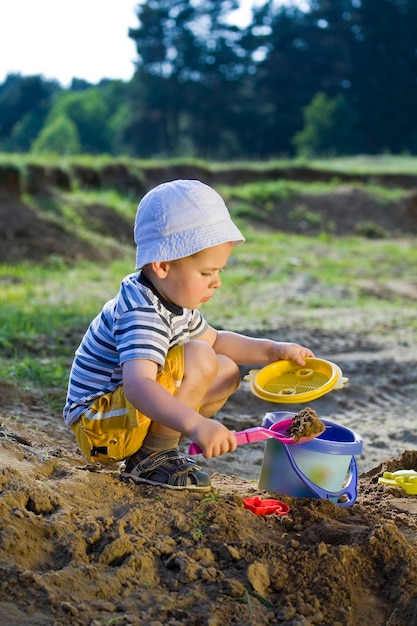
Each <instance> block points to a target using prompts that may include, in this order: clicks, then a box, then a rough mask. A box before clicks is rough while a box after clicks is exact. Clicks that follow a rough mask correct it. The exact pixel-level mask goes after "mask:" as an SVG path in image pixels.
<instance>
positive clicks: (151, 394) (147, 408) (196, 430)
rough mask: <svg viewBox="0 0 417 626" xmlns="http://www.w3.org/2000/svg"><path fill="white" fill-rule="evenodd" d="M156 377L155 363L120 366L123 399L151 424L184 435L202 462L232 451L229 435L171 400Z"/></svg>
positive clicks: (141, 361) (233, 441)
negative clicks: (153, 422)
mask: <svg viewBox="0 0 417 626" xmlns="http://www.w3.org/2000/svg"><path fill="white" fill-rule="evenodd" d="M156 375H157V365H156V363H154V362H152V361H149V360H146V359H134V360H131V361H127V362H126V363H125V364H124V365H123V387H124V391H125V396H126V398H127V399H128V400H129V402H131V403H132V404H133V406H134V407H136V408H137V409H138V410H139V411H141V412H142V413H143V414H144V415H146V416H147V417H149V418H150V419H151V420H153V421H155V422H157V423H159V424H162V425H163V426H167V427H168V428H171V429H173V430H175V431H177V432H178V433H183V434H187V435H188V436H189V437H190V438H191V440H192V441H194V442H195V443H196V444H198V445H199V446H200V448H202V450H203V454H204V456H205V457H206V458H211V457H212V456H218V455H220V454H225V453H226V452H233V451H234V450H235V449H236V445H237V443H236V437H235V435H234V434H233V432H232V431H230V430H228V429H227V428H226V426H223V424H220V423H219V422H216V421H215V420H211V419H207V418H205V417H203V416H202V415H200V414H199V413H197V411H194V410H193V409H191V408H190V407H189V406H186V405H185V404H184V403H183V402H181V401H180V400H178V399H177V398H176V397H175V396H172V395H171V394H170V393H169V392H168V391H167V390H166V389H164V387H162V385H160V384H159V383H157V382H156Z"/></svg>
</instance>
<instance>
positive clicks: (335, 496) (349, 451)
mask: <svg viewBox="0 0 417 626" xmlns="http://www.w3.org/2000/svg"><path fill="white" fill-rule="evenodd" d="M294 416H295V413H288V412H279V411H278V412H276V413H267V414H266V415H265V417H264V420H263V422H262V426H264V427H265V428H270V427H271V426H272V425H273V424H276V423H277V422H279V421H281V420H283V419H288V418H289V417H294ZM321 421H322V422H323V424H324V425H325V426H326V430H325V431H324V432H323V433H322V434H321V435H319V436H318V437H316V438H315V439H311V440H310V441H307V442H305V443H300V444H294V443H292V444H282V443H280V442H279V441H277V440H275V439H269V440H268V441H267V443H266V445H265V453H264V458H263V463H262V468H261V473H260V477H259V483H258V487H259V489H261V490H265V491H272V492H275V493H278V494H281V495H286V496H294V497H298V498H303V497H308V498H321V499H327V500H330V501H332V502H335V503H336V504H338V505H339V506H341V507H348V506H351V505H352V504H353V503H354V502H355V501H356V498H357V488H358V471H357V466H356V460H355V454H361V452H362V438H361V437H360V435H358V434H357V433H356V432H354V431H353V430H350V429H349V428H345V427H344V426H339V425H338V424H334V423H333V422H329V421H327V420H321Z"/></svg>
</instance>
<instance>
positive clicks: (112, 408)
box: [71, 345, 184, 463]
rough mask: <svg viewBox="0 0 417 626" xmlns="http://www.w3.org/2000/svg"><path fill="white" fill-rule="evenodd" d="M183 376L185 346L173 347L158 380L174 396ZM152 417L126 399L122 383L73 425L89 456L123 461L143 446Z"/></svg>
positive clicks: (85, 452) (107, 460)
mask: <svg viewBox="0 0 417 626" xmlns="http://www.w3.org/2000/svg"><path fill="white" fill-rule="evenodd" d="M183 376H184V346H183V345H181V346H176V347H175V348H172V349H171V350H170V351H169V352H168V355H167V359H166V361H165V365H164V368H163V369H162V371H161V372H160V373H159V374H158V376H157V378H156V380H157V382H158V383H160V384H161V385H162V386H163V387H164V388H165V389H166V390H167V391H169V393H170V394H172V395H175V393H176V392H177V391H178V388H179V386H180V385H181V381H182V379H183ZM150 424H151V420H150V419H149V417H146V415H144V414H143V413H141V412H140V411H138V410H137V409H135V407H134V406H133V405H132V404H131V403H130V402H129V401H128V400H127V399H126V397H125V394H124V389H123V385H121V386H120V387H118V388H117V389H116V390H115V391H113V392H111V393H106V394H105V395H103V396H100V397H99V398H97V400H95V401H94V402H93V403H92V404H91V405H90V406H89V407H88V409H87V410H86V411H85V413H83V415H81V417H79V418H78V420H77V421H76V422H75V423H74V424H72V426H71V428H72V430H73V432H74V435H75V438H76V440H77V442H78V445H79V446H80V448H81V450H82V452H83V453H84V454H85V456H86V457H87V459H89V460H90V461H93V462H96V461H100V462H101V463H111V462H114V461H123V459H126V458H127V457H129V456H131V455H132V454H134V453H135V452H136V451H137V450H139V448H140V447H141V445H142V443H143V440H144V439H145V437H146V434H147V432H148V430H149V426H150Z"/></svg>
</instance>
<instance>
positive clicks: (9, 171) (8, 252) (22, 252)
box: [0, 163, 417, 263]
mask: <svg viewBox="0 0 417 626" xmlns="http://www.w3.org/2000/svg"><path fill="white" fill-rule="evenodd" d="M334 176H335V174H334V173H332V172H327V173H326V172H322V171H318V170H313V169H309V168H288V169H276V170H273V169H272V170H266V171H265V172H258V171H256V170H250V169H246V170H245V169H239V168H230V169H229V170H221V171H218V172H215V173H214V172H212V171H210V170H208V169H205V168H204V167H200V166H196V165H194V166H192V165H186V164H185V165H177V166H174V165H172V166H167V167H165V168H164V167H160V168H154V167H151V166H149V167H147V168H144V169H143V170H138V169H136V170H132V167H128V166H127V165H122V164H118V163H114V164H107V165H103V166H102V167H101V168H92V167H86V166H83V165H80V164H75V165H73V166H72V170H71V171H65V170H62V169H60V168H59V167H51V168H48V167H45V166H40V165H36V164H29V165H27V166H26V171H25V176H23V175H22V174H21V173H20V172H19V170H18V169H17V168H12V167H7V168H6V167H4V166H3V167H0V236H1V238H2V241H3V244H2V246H1V248H0V262H8V263H15V262H18V261H21V260H23V259H27V260H29V261H35V262H45V261H48V259H49V258H50V257H60V258H62V259H64V260H65V261H66V262H74V261H78V260H80V259H83V258H85V259H89V260H100V259H105V258H108V257H109V255H111V256H112V257H113V258H115V257H118V256H120V254H121V252H122V251H121V247H120V243H122V244H126V245H130V244H132V245H133V241H132V224H133V214H134V210H135V208H136V202H137V201H138V200H139V199H140V198H141V197H142V195H143V194H144V193H145V192H146V191H147V190H148V189H150V188H151V187H153V186H154V185H156V184H159V183H160V182H163V181H165V180H172V179H173V178H181V177H182V178H184V177H187V178H199V179H201V180H202V181H204V182H206V183H208V184H211V185H213V186H216V184H222V185H228V186H229V187H233V186H234V185H236V184H242V183H244V182H254V181H257V180H278V179H284V180H301V181H303V182H314V181H323V180H331V179H332V178H334ZM359 178H360V177H359ZM409 178H411V177H398V180H397V178H395V177H392V178H390V177H388V178H387V177H385V178H384V179H383V182H384V183H385V184H387V185H393V184H398V185H401V186H403V188H405V189H406V188H408V187H409V183H410V180H409ZM345 179H346V181H348V182H354V181H356V180H357V179H358V177H349V176H347V177H346V176H344V177H343V176H342V177H341V180H345ZM385 179H386V180H385ZM413 180H414V179H413ZM364 181H366V178H364ZM372 182H377V181H376V180H375V177H374V179H372ZM73 185H75V186H78V185H80V186H81V187H82V188H86V189H90V188H92V189H117V190H118V191H122V192H123V193H126V194H129V195H130V196H131V197H133V198H135V200H132V219H129V218H128V217H121V216H120V215H119V214H117V212H115V211H114V209H112V208H110V207H108V206H105V205H103V204H97V203H94V204H87V205H81V204H80V203H78V205H77V206H76V207H75V210H76V212H77V215H78V218H79V219H78V220H77V224H76V223H75V222H73V223H71V222H68V220H67V219H66V218H65V213H62V214H61V213H60V211H50V210H48V206H49V205H50V204H51V202H53V203H54V204H55V205H56V206H59V205H60V204H62V202H63V199H62V198H61V195H62V193H63V192H65V193H66V194H69V195H70V193H71V188H72V186H73ZM24 193H29V194H32V195H33V196H34V197H36V206H34V205H33V204H31V203H30V201H26V200H24V199H23V198H24V195H23V194H24ZM228 204H229V206H230V209H231V212H232V214H236V215H239V214H240V212H241V211H242V203H241V201H240V200H239V199H238V198H235V197H234V196H233V192H232V194H231V197H230V200H229V202H228ZM43 206H44V207H45V209H43V208H42V207H43ZM245 211H247V209H245ZM247 216H248V217H249V218H250V219H253V221H254V222H255V223H256V224H257V225H260V226H262V227H265V226H269V227H271V228H273V229H278V230H282V231H285V232H297V233H300V232H301V233H304V234H306V235H317V234H318V233H320V232H324V233H331V234H334V235H351V234H360V235H363V236H365V237H392V236H401V235H404V234H406V235H410V234H411V235H413V234H417V194H416V193H415V191H412V190H410V191H408V192H405V193H404V196H403V197H402V198H401V199H399V200H397V201H395V202H394V201H382V200H381V199H380V198H377V197H376V196H375V195H372V194H371V193H370V192H368V191H366V189H359V188H355V187H351V186H348V185H346V184H341V185H340V186H339V187H336V188H334V189H333V191H331V192H327V193H321V194H307V193H305V194H295V195H294V196H293V197H292V198H291V199H290V200H288V201H285V200H278V199H277V200H275V201H273V203H272V205H271V203H268V206H267V207H266V206H264V205H262V204H259V206H258V205H257V203H256V202H254V203H253V204H252V205H251V206H250V207H249V210H248V211H247Z"/></svg>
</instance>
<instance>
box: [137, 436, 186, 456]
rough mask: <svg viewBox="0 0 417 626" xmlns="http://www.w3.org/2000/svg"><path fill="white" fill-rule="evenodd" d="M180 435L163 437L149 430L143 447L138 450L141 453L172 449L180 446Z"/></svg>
mask: <svg viewBox="0 0 417 626" xmlns="http://www.w3.org/2000/svg"><path fill="white" fill-rule="evenodd" d="M178 442H179V436H174V437H163V436H161V435H156V434H155V433H153V432H151V431H149V432H148V434H147V435H146V437H145V439H144V440H143V444H142V447H141V448H140V449H139V450H138V452H140V453H145V454H150V453H151V452H163V451H164V450H172V449H173V448H176V447H177V446H178Z"/></svg>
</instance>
